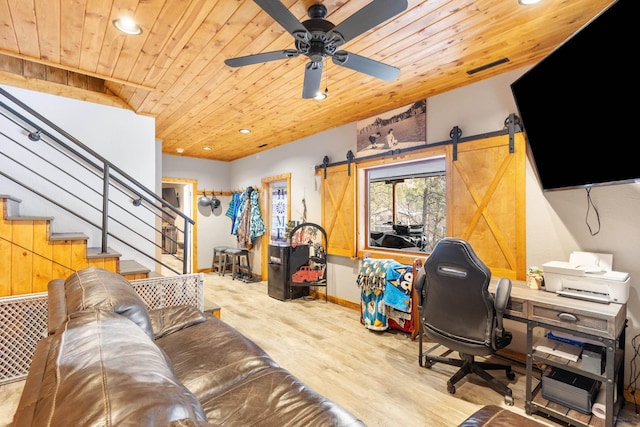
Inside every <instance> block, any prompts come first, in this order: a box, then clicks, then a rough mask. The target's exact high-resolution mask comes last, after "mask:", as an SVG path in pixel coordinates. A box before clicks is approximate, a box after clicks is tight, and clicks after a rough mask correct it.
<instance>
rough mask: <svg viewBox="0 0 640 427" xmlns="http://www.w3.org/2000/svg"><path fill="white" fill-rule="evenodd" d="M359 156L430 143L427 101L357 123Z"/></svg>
mask: <svg viewBox="0 0 640 427" xmlns="http://www.w3.org/2000/svg"><path fill="white" fill-rule="evenodd" d="M357 132H358V139H357V140H358V149H357V156H358V157H364V156H369V155H372V154H379V153H383V152H386V151H391V150H397V149H401V148H408V147H413V146H416V145H424V144H426V143H427V100H426V99H424V100H421V101H418V102H415V103H413V104H411V105H407V106H405V107H401V108H396V109H395V110H391V111H388V112H386V113H384V114H378V115H377V116H374V117H369V118H368V119H364V120H360V121H358V124H357Z"/></svg>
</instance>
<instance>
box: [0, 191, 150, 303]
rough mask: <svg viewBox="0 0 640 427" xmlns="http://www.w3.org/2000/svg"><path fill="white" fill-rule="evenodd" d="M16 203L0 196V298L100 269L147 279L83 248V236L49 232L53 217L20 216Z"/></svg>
mask: <svg viewBox="0 0 640 427" xmlns="http://www.w3.org/2000/svg"><path fill="white" fill-rule="evenodd" d="M20 202H21V201H20V200H19V199H16V198H14V197H12V196H8V195H0V210H1V214H0V271H1V272H2V274H0V297H3V296H10V295H21V294H29V293H33V292H45V291H46V290H47V284H48V283H49V281H50V280H52V279H56V278H66V277H68V276H69V275H71V274H72V273H73V272H75V271H77V270H81V269H83V268H87V267H101V268H104V269H106V270H109V271H113V272H117V273H120V274H121V275H123V276H124V277H125V278H127V279H128V280H135V279H144V278H147V277H149V273H150V270H149V269H148V268H146V267H144V266H143V265H141V264H139V263H138V262H136V261H133V260H121V259H120V257H121V254H119V253H117V252H115V251H113V250H111V249H110V248H109V249H108V250H107V253H102V251H101V249H100V248H91V247H87V242H88V236H86V235H84V234H83V233H52V232H51V221H52V220H53V217H50V216H43V217H34V216H21V215H20V214H19V206H20Z"/></svg>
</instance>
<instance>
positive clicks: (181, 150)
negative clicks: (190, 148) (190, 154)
mask: <svg viewBox="0 0 640 427" xmlns="http://www.w3.org/2000/svg"><path fill="white" fill-rule="evenodd" d="M176 151H177V152H178V153H184V148H176Z"/></svg>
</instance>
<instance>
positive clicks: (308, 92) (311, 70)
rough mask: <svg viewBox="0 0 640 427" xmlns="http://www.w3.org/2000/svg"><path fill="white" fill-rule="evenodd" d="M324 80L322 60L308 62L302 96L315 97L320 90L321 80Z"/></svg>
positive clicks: (306, 97)
mask: <svg viewBox="0 0 640 427" xmlns="http://www.w3.org/2000/svg"><path fill="white" fill-rule="evenodd" d="M321 81H322V62H313V61H311V62H308V63H307V65H306V70H305V72H304V87H303V88H302V97H303V98H305V99H308V98H315V96H316V95H317V94H318V92H320V82H321Z"/></svg>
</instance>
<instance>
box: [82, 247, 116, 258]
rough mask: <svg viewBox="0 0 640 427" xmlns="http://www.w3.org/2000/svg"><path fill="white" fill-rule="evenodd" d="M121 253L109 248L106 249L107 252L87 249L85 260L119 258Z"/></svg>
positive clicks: (98, 249) (99, 249)
mask: <svg viewBox="0 0 640 427" xmlns="http://www.w3.org/2000/svg"><path fill="white" fill-rule="evenodd" d="M121 256H122V254H121V253H119V252H116V251H114V250H113V249H111V248H107V252H106V253H105V252H102V249H101V248H87V259H95V258H120V257H121Z"/></svg>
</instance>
